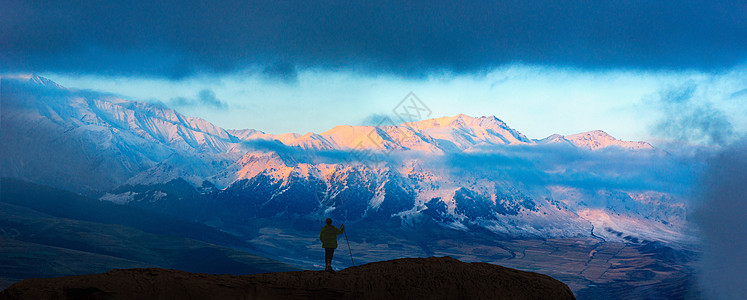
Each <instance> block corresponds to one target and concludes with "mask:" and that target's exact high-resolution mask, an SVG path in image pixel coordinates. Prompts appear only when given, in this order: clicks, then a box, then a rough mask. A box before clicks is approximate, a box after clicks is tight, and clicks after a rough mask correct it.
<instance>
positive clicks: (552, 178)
mask: <svg viewBox="0 0 747 300" xmlns="http://www.w3.org/2000/svg"><path fill="white" fill-rule="evenodd" d="M434 163H435V164H440V165H444V166H447V169H446V171H449V172H456V175H459V174H461V173H460V172H464V173H467V174H483V177H484V178H501V177H507V178H508V179H511V181H512V182H521V183H522V184H526V185H534V186H550V185H562V186H569V187H575V188H579V189H588V190H595V189H626V190H655V191H662V192H672V193H676V194H686V193H688V192H690V191H691V188H692V182H693V180H694V179H695V178H694V175H693V174H695V173H696V171H697V170H698V167H699V166H700V165H701V164H699V163H698V162H697V161H696V160H693V159H689V158H681V157H674V156H671V155H669V154H665V153H663V152H660V151H628V150H622V149H615V148H610V149H602V150H597V151H591V150H586V149H580V148H576V147H573V146H569V145H561V144H558V145H553V144H549V145H532V146H507V147H494V148H492V149H485V150H483V151H476V152H468V153H457V154H451V155H446V156H443V157H441V158H439V159H437V160H435V161H434Z"/></svg>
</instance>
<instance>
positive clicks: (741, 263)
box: [693, 139, 747, 299]
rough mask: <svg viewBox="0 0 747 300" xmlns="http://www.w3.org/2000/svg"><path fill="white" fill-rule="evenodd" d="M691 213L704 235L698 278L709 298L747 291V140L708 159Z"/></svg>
mask: <svg viewBox="0 0 747 300" xmlns="http://www.w3.org/2000/svg"><path fill="white" fill-rule="evenodd" d="M700 187H701V188H702V193H701V197H702V199H701V200H702V202H701V203H700V206H699V207H698V208H697V209H696V211H695V213H694V214H693V217H694V218H693V219H694V220H695V222H696V223H697V224H698V226H699V227H700V231H701V234H702V236H703V258H702V261H701V262H700V264H701V271H702V273H701V274H700V279H701V284H702V285H703V288H704V289H705V292H706V295H708V296H709V297H710V298H711V299H739V298H744V295H747V285H745V282H744V280H745V278H747V256H745V250H747V219H746V218H745V212H747V140H744V139H743V140H742V142H739V143H735V144H733V145H731V146H729V147H726V148H725V150H723V152H721V153H719V154H718V155H715V156H713V157H712V158H711V159H709V161H708V168H707V171H706V172H705V174H704V176H703V180H702V182H701V185H700Z"/></svg>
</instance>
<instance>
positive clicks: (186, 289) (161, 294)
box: [0, 257, 574, 299]
mask: <svg viewBox="0 0 747 300" xmlns="http://www.w3.org/2000/svg"><path fill="white" fill-rule="evenodd" d="M0 299H574V296H573V293H572V292H571V290H570V289H569V288H568V286H567V285H565V284H564V283H562V282H560V281H558V280H555V279H553V278H552V277H550V276H547V275H542V274H538V273H532V272H524V271H519V270H515V269H510V268H505V267H501V266H497V265H492V264H487V263H465V262H461V261H458V260H456V259H453V258H450V257H441V258H435V257H431V258H404V259H396V260H390V261H383V262H376V263H370V264H366V265H362V266H357V267H351V268H347V269H344V270H341V271H339V272H336V273H327V272H323V271H301V272H282V273H267V274H257V275H245V276H235V275H209V274H195V273H188V272H183V271H175V270H167V269H153V268H150V269H126V270H112V271H109V272H106V273H103V274H91V275H83V276H69V277H60V278H48V279H27V280H24V281H21V282H18V283H16V284H14V285H13V286H11V287H9V288H8V289H6V290H4V291H3V292H2V293H0Z"/></svg>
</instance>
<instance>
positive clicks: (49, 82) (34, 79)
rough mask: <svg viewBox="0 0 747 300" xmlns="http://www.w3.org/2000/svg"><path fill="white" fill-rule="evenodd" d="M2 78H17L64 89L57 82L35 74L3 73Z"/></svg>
mask: <svg viewBox="0 0 747 300" xmlns="http://www.w3.org/2000/svg"><path fill="white" fill-rule="evenodd" d="M3 79H13V80H18V81H19V82H25V83H28V84H31V85H35V86H43V87H50V88H58V89H65V87H63V86H61V85H59V84H57V83H56V82H54V81H52V80H50V79H49V78H46V77H42V76H39V75H36V74H19V75H3Z"/></svg>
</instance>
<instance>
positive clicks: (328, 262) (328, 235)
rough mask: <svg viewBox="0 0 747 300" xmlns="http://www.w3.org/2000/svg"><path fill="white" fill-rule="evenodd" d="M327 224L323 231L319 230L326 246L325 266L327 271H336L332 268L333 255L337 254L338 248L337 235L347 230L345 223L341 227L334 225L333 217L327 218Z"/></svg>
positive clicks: (323, 244)
mask: <svg viewBox="0 0 747 300" xmlns="http://www.w3.org/2000/svg"><path fill="white" fill-rule="evenodd" d="M326 222H327V225H324V227H322V231H321V232H319V239H320V240H321V241H322V248H324V265H325V266H326V267H325V268H324V270H325V271H327V272H334V270H333V269H332V256H333V255H334V254H335V249H337V236H338V235H340V234H342V232H343V231H345V224H342V225H340V229H337V227H335V226H332V219H330V218H327V221H326Z"/></svg>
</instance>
